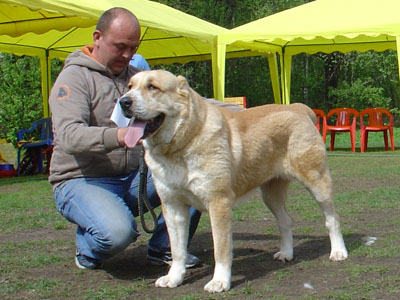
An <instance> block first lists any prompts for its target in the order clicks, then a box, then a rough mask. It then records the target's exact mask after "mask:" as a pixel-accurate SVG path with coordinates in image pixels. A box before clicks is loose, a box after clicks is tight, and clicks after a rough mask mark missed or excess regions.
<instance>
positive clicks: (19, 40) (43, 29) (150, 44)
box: [0, 0, 259, 116]
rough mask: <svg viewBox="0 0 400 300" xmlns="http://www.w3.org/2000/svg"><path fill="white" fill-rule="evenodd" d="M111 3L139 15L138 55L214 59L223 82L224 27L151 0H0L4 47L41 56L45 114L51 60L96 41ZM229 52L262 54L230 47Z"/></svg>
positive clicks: (153, 59)
mask: <svg viewBox="0 0 400 300" xmlns="http://www.w3.org/2000/svg"><path fill="white" fill-rule="evenodd" d="M111 7H124V8H126V9H129V10H131V11H132V12H133V13H134V14H135V15H136V16H137V17H138V19H139V22H140V24H141V31H142V36H141V44H140V47H139V50H138V53H140V54H142V55H143V56H144V57H145V58H146V60H147V61H148V62H149V63H150V64H152V65H154V64H160V63H163V64H170V63H174V62H178V63H187V62H190V61H196V60H210V59H211V60H212V69H213V83H214V88H216V87H218V86H219V85H218V84H217V83H216V81H215V80H217V78H218V76H217V72H218V69H217V66H216V62H217V57H216V41H217V36H218V34H221V33H224V32H227V31H228V30H227V29H225V28H223V27H220V26H217V25H214V24H212V23H209V22H206V21H204V20H201V19H199V18H196V17H194V16H191V15H188V14H186V13H183V12H181V11H179V10H176V9H173V8H171V7H168V6H166V5H163V4H160V3H156V2H152V1H147V0H108V1H107V0H96V1H84V0H70V1H62V0H0V51H3V52H11V53H15V54H17V55H31V56H38V57H39V58H40V63H41V72H42V94H43V108H44V115H45V116H48V115H49V114H50V112H49V108H48V103H47V99H48V95H49V90H50V86H51V83H50V75H49V74H50V68H49V61H50V60H51V59H52V58H61V59H64V58H65V57H66V56H68V54H70V53H71V52H73V51H74V50H75V49H78V48H81V47H82V46H84V45H87V44H92V43H93V40H92V32H93V31H94V28H95V24H96V22H97V20H98V18H99V16H100V15H101V14H102V13H103V12H104V11H105V10H107V9H109V8H111ZM227 55H228V57H236V56H250V55H259V53H256V52H251V51H249V50H246V49H243V48H237V47H235V46H230V47H228V48H227ZM216 94H217V91H216V90H215V89H214V95H216ZM220 99H221V100H222V98H220Z"/></svg>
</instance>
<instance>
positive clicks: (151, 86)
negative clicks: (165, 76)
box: [147, 83, 158, 91]
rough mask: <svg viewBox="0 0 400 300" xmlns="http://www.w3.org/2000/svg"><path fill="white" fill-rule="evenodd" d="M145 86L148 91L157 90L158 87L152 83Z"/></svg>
mask: <svg viewBox="0 0 400 300" xmlns="http://www.w3.org/2000/svg"><path fill="white" fill-rule="evenodd" d="M147 88H148V89H149V90H150V91H154V90H158V87H156V86H155V85H152V84H151V83H149V85H148V86H147Z"/></svg>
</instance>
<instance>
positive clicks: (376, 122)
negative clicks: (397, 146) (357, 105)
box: [360, 108, 394, 152]
mask: <svg viewBox="0 0 400 300" xmlns="http://www.w3.org/2000/svg"><path fill="white" fill-rule="evenodd" d="M385 115H386V117H387V120H386V118H385ZM366 116H367V117H368V120H367V121H368V122H367V123H364V117H365V119H367V117H366ZM385 123H388V124H386V125H385ZM370 131H374V132H378V131H383V139H384V141H385V150H386V151H388V150H389V144H388V131H389V134H390V143H391V146H392V151H394V137H393V115H392V114H391V113H390V112H389V111H388V110H387V109H384V108H366V109H363V110H362V111H361V112H360V136H361V152H364V151H367V145H368V132H370Z"/></svg>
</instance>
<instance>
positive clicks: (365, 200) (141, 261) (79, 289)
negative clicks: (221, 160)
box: [0, 159, 400, 300]
mask: <svg viewBox="0 0 400 300" xmlns="http://www.w3.org/2000/svg"><path fill="white" fill-rule="evenodd" d="M397 168H398V167H397ZM357 169H358V162H357V160H356V159H355V166H354V170H355V171H354V173H355V175H354V176H350V178H349V177H347V178H344V177H342V176H341V172H342V171H341V170H340V168H335V169H334V172H332V173H333V176H334V182H335V193H336V194H337V200H338V201H336V202H337V203H336V206H337V208H338V211H339V213H340V215H341V222H342V229H343V232H344V238H345V242H346V245H347V248H348V250H349V254H350V257H349V260H347V261H345V262H339V263H337V262H330V261H329V253H330V242H329V238H328V235H327V232H326V229H325V227H324V220H323V218H322V216H321V215H318V213H319V214H320V211H319V208H318V205H317V204H316V203H314V202H313V200H304V198H306V199H307V198H310V197H309V196H308V193H307V192H306V191H305V189H304V188H301V187H298V186H295V187H294V188H293V189H292V190H291V193H290V198H293V199H291V200H290V203H288V209H289V211H290V214H291V216H292V217H293V227H294V246H295V248H294V253H295V258H294V260H293V261H291V262H288V263H282V262H278V261H274V260H273V254H274V253H275V252H276V251H278V248H279V234H278V232H277V230H276V229H275V228H276V224H275V220H274V218H273V216H272V215H271V213H265V215H263V213H261V212H260V207H263V206H260V207H249V208H246V210H245V211H243V215H241V216H239V217H237V218H236V219H235V222H234V225H233V232H234V233H233V239H234V260H233V269H232V289H231V291H229V292H226V293H222V294H217V295H209V294H207V293H205V292H204V291H203V287H204V285H205V284H206V283H207V282H208V281H209V280H210V279H211V277H212V274H213V268H214V266H213V264H214V260H213V245H212V238H211V233H210V232H209V230H207V229H203V230H199V232H197V233H196V235H195V237H194V239H193V241H192V245H191V247H190V251H191V252H192V253H193V254H195V255H197V256H199V258H200V259H201V260H202V262H203V264H202V265H201V266H200V267H199V268H195V269H190V270H188V272H187V275H186V277H185V281H184V283H183V284H182V285H181V286H180V287H178V288H176V289H161V288H155V287H154V282H155V280H156V279H157V278H158V277H160V276H162V275H165V274H166V272H167V270H168V269H167V267H157V266H152V265H149V264H148V263H147V262H146V242H147V239H148V237H149V236H148V235H146V234H143V235H142V236H141V237H140V238H139V240H138V242H137V243H135V244H132V245H131V246H129V247H128V248H127V249H125V250H124V251H123V252H122V253H120V254H119V255H116V256H115V257H113V258H111V259H109V260H107V261H106V262H105V263H104V267H103V268H102V269H101V270H94V271H86V270H79V269H78V268H76V266H75V264H74V253H75V244H74V239H75V226H74V225H72V224H68V225H67V226H66V227H65V228H64V229H61V230H56V229H54V228H52V227H49V228H39V229H31V230H19V231H15V232H12V233H1V234H0V243H1V245H2V252H1V255H2V260H3V261H7V262H8V264H10V265H12V266H13V267H9V266H7V265H4V264H3V265H2V269H3V271H2V272H1V273H0V275H1V278H0V284H1V285H2V286H6V287H7V294H6V296H5V298H6V299H51V298H57V299H143V300H145V299H146V300H147V299H176V300H178V299H181V300H198V299H208V300H209V299H235V300H236V299H335V300H336V299H343V300H344V299H385V300H386V299H393V300H394V299H400V268H399V261H400V255H399V253H400V251H399V250H400V235H399V226H400V221H399V218H398V216H399V215H400V204H399V201H398V196H399V195H400V190H399V187H398V186H399V175H398V174H399V173H398V171H397V173H396V172H393V171H391V172H386V175H385V176H383V177H382V176H380V177H379V179H377V180H374V181H373V182H372V181H371V180H367V179H366V177H367V175H366V174H363V173H362V172H360V173H357V172H358V171H357ZM382 174H384V173H382ZM11 188H15V186H14V187H10V189H11ZM292 200H293V202H292ZM316 212H318V213H316ZM260 214H261V216H262V217H259V215H260ZM204 217H206V216H204ZM204 217H203V218H204ZM7 257H8V258H7ZM3 295H5V293H3Z"/></svg>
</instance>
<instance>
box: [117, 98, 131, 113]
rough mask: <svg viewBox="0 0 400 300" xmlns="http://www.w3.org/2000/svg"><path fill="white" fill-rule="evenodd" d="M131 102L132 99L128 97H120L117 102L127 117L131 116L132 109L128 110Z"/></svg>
mask: <svg viewBox="0 0 400 300" xmlns="http://www.w3.org/2000/svg"><path fill="white" fill-rule="evenodd" d="M132 103H133V102H132V99H131V98H129V97H122V98H121V99H119V104H120V105H121V108H122V112H123V114H124V116H125V117H127V118H132V116H133V114H132V111H131V110H130V108H131V106H132Z"/></svg>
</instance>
